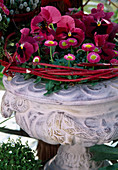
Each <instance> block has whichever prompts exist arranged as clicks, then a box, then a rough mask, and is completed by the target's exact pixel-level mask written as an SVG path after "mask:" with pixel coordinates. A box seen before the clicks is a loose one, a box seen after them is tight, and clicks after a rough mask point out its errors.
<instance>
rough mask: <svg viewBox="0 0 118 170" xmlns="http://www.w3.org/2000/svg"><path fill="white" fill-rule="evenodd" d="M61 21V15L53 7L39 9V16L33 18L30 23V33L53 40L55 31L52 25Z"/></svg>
mask: <svg viewBox="0 0 118 170" xmlns="http://www.w3.org/2000/svg"><path fill="white" fill-rule="evenodd" d="M60 19H61V13H60V12H59V10H58V9H57V8H55V7H53V6H46V7H41V12H40V13H39V15H37V16H35V17H34V18H33V19H32V21H31V30H32V31H31V32H32V33H36V32H38V33H39V35H41V36H44V37H45V39H47V40H48V39H50V40H53V39H54V35H55V31H54V29H53V28H52V24H55V23H57V22H58V21H59V20H60Z"/></svg>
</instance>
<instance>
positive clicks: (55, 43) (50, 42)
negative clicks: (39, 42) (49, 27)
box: [44, 40, 58, 47]
mask: <svg viewBox="0 0 118 170" xmlns="http://www.w3.org/2000/svg"><path fill="white" fill-rule="evenodd" d="M57 44H58V43H57V42H56V41H52V40H47V41H45V42H44V45H45V46H49V47H50V46H56V45H57Z"/></svg>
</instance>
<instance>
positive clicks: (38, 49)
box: [38, 46, 41, 56]
mask: <svg viewBox="0 0 118 170" xmlns="http://www.w3.org/2000/svg"><path fill="white" fill-rule="evenodd" d="M40 54H41V53H40V46H39V48H38V55H39V56H40Z"/></svg>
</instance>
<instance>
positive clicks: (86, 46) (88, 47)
mask: <svg viewBox="0 0 118 170" xmlns="http://www.w3.org/2000/svg"><path fill="white" fill-rule="evenodd" d="M94 49H95V45H94V44H92V43H85V44H83V45H82V50H84V51H93V50H94Z"/></svg>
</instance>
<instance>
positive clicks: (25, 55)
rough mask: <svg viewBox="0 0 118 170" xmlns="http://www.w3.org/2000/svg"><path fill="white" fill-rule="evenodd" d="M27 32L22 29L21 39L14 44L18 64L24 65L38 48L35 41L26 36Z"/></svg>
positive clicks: (26, 29) (25, 29) (27, 30)
mask: <svg viewBox="0 0 118 170" xmlns="http://www.w3.org/2000/svg"><path fill="white" fill-rule="evenodd" d="M29 32H30V30H29V29H28V28H24V29H22V30H21V33H22V34H21V39H20V41H19V43H16V47H17V59H18V60H19V61H20V63H25V62H26V61H28V60H29V58H30V57H31V55H32V54H33V53H35V52H36V51H37V50H38V48H39V46H38V43H37V42H36V41H35V39H34V38H32V37H30V35H28V33H29Z"/></svg>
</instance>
